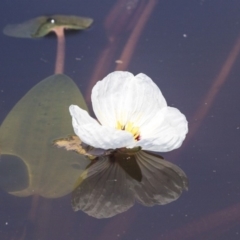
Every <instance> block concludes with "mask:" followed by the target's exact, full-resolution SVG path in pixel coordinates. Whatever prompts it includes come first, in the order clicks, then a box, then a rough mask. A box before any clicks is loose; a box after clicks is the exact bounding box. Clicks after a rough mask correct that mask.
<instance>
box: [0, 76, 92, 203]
mask: <svg viewBox="0 0 240 240" xmlns="http://www.w3.org/2000/svg"><path fill="white" fill-rule="evenodd" d="M72 103H78V104H80V105H81V106H82V107H83V108H84V109H87V107H86V104H85V101H84V99H83V97H82V95H81V93H80V91H79V90H78V88H77V86H76V84H75V83H74V82H73V81H72V80H71V79H70V78H69V77H67V76H66V75H62V74H59V75H53V76H50V77H48V78H46V79H45V80H43V81H41V82H40V83H39V84H37V85H36V86H35V87H33V88H32V89H31V90H30V91H29V92H28V93H27V94H26V95H25V96H24V97H23V98H22V99H21V100H20V101H19V102H18V103H17V104H16V105H15V106H14V107H13V109H12V110H11V111H10V112H9V114H8V115H7V117H6V118H5V120H4V121H3V123H2V125H1V127H0V146H1V154H7V155H11V156H17V157H18V158H21V160H22V161H23V162H24V163H25V164H26V167H27V171H26V168H25V170H24V169H23V168H19V169H18V170H19V171H25V174H26V173H27V176H26V178H27V179H29V180H28V185H27V186H25V187H23V185H22V184H21V185H19V184H18V182H15V186H14V187H13V186H12V184H13V183H11V182H9V185H11V187H9V188H7V186H5V189H9V190H10V188H11V189H14V190H13V191H11V190H10V191H11V192H10V193H11V194H14V195H16V196H29V195H32V194H39V195H41V196H43V197H49V198H54V197H60V196H63V195H65V194H68V193H69V192H71V191H72V189H73V185H74V183H75V182H76V180H77V179H78V177H79V175H80V174H81V173H82V172H83V170H84V169H85V167H86V166H87V165H88V163H89V160H87V159H86V158H85V157H84V156H81V155H78V154H76V153H74V152H67V151H65V150H63V149H57V148H56V147H54V146H53V144H52V142H53V140H54V139H56V138H60V137H63V136H66V135H67V134H69V133H72V134H73V132H72V127H71V117H70V115H69V112H68V107H69V105H70V104H72ZM3 157H4V156H3ZM14 171H17V170H16V169H14ZM0 174H1V173H0ZM23 174H24V173H23ZM4 179H6V178H4V177H3V175H1V177H0V186H1V185H3V184H2V183H3V181H4ZM5 185H6V184H5Z"/></svg>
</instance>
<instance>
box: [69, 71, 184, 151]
mask: <svg viewBox="0 0 240 240" xmlns="http://www.w3.org/2000/svg"><path fill="white" fill-rule="evenodd" d="M91 98H92V105H93V111H94V113H95V115H96V117H97V119H98V121H99V122H100V124H99V122H98V121H97V120H95V119H93V118H92V117H90V116H89V114H88V113H87V112H86V111H85V110H83V109H81V108H79V107H78V106H76V105H71V106H70V108H69V110H70V114H71V116H72V124H73V128H74V131H75V134H76V135H77V136H78V137H79V138H80V139H81V140H82V141H83V142H84V143H86V144H88V145H90V146H93V147H95V148H102V149H117V148H134V147H137V146H140V147H141V148H142V149H143V150H149V151H157V152H167V151H171V150H173V149H176V148H179V147H180V146H181V144H182V142H183V140H184V139H185V136H186V134H187V132H188V126H187V120H186V118H185V116H184V115H183V114H182V113H181V112H180V111H179V110H178V109H176V108H173V107H168V106H167V103H166V100H165V98H164V97H163V95H162V93H161V91H160V89H159V88H158V87H157V85H156V84H155V83H154V82H153V81H152V80H151V79H150V78H149V77H148V76H146V75H145V74H143V73H140V74H138V75H136V76H134V75H133V74H132V73H129V72H122V71H116V72H113V73H110V74H109V75H107V76H106V77H105V78H104V79H103V80H102V81H99V82H97V84H96V85H95V86H94V87H93V89H92V96H91Z"/></svg>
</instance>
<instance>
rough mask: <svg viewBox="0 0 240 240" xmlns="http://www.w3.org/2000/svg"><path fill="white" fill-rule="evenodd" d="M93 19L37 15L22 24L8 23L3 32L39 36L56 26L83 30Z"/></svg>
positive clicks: (12, 34) (18, 35) (31, 36)
mask: <svg viewBox="0 0 240 240" xmlns="http://www.w3.org/2000/svg"><path fill="white" fill-rule="evenodd" d="M92 22H93V19H91V18H86V17H78V16H66V15H53V16H42V17H37V18H34V19H31V20H28V21H26V22H23V23H21V24H9V25H7V26H6V27H5V28H4V30H3V33H4V34H5V35H7V36H11V37H19V38H39V37H43V36H45V35H47V34H48V33H49V32H51V31H52V30H53V29H54V28H57V27H64V28H65V29H75V30H81V29H86V28H88V27H89V26H90V25H91V24H92Z"/></svg>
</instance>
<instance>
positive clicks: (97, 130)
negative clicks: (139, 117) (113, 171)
mask: <svg viewBox="0 0 240 240" xmlns="http://www.w3.org/2000/svg"><path fill="white" fill-rule="evenodd" d="M69 111H70V114H71V116H72V125H73V129H74V132H75V134H76V135H77V136H78V137H79V138H80V139H81V140H82V142H84V143H86V144H88V145H90V146H92V147H95V148H102V149H116V148H122V147H125V146H128V145H131V144H132V143H133V142H134V138H133V136H132V134H130V133H128V132H126V131H121V130H117V129H115V128H110V127H107V126H101V125H100V124H99V123H98V122H97V121H96V120H95V119H93V118H92V117H90V116H89V114H88V113H87V112H86V111H85V110H82V109H81V108H79V107H78V106H76V105H71V106H70V108H69Z"/></svg>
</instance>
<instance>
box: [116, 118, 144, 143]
mask: <svg viewBox="0 0 240 240" xmlns="http://www.w3.org/2000/svg"><path fill="white" fill-rule="evenodd" d="M116 128H117V129H120V130H124V131H127V132H130V133H131V134H132V135H133V137H134V139H135V140H136V141H139V140H140V131H139V127H135V126H134V124H133V123H131V122H129V123H127V124H125V125H122V124H121V123H120V122H117V127H116Z"/></svg>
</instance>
